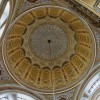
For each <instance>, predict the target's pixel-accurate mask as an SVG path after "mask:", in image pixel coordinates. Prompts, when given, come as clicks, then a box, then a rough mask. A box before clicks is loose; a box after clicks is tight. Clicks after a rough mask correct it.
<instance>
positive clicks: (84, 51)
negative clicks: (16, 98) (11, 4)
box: [3, 6, 95, 93]
mask: <svg viewBox="0 0 100 100" xmlns="http://www.w3.org/2000/svg"><path fill="white" fill-rule="evenodd" d="M3 55H4V61H5V64H6V68H7V70H8V71H9V73H10V74H11V76H12V77H13V78H14V80H15V81H17V82H18V83H19V84H21V85H24V86H26V87H28V88H30V89H33V90H36V91H38V92H44V93H52V91H53V90H55V92H61V91H64V90H66V89H69V88H72V87H73V86H75V85H77V84H78V83H79V82H80V81H81V80H82V78H83V77H85V75H86V73H87V72H88V71H89V69H90V68H91V67H92V64H93V62H94V58H95V41H94V37H93V33H92V32H91V30H90V28H89V26H88V25H87V24H86V23H85V22H84V21H83V20H82V19H80V18H79V17H78V15H76V14H74V13H73V12H72V11H70V10H68V9H64V8H62V7H57V6H43V7H42V6H40V7H36V8H33V9H31V10H28V11H26V12H25V13H23V14H21V15H20V16H19V17H18V18H16V19H15V21H14V22H13V24H12V25H11V26H10V28H9V30H8V31H7V34H6V35H5V39H4V41H3Z"/></svg>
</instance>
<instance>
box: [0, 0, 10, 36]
mask: <svg viewBox="0 0 100 100" xmlns="http://www.w3.org/2000/svg"><path fill="white" fill-rule="evenodd" d="M9 12H10V2H9V0H0V38H1V36H2V34H3V32H4V29H5V26H6V22H7V18H8V16H9Z"/></svg>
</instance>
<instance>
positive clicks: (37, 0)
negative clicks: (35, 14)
mask: <svg viewBox="0 0 100 100" xmlns="http://www.w3.org/2000/svg"><path fill="white" fill-rule="evenodd" d="M51 1H52V0H23V1H20V3H21V2H22V3H21V5H20V6H19V11H18V15H19V14H20V13H22V12H24V11H26V10H28V9H30V8H33V7H35V6H39V5H42V4H50V3H51Z"/></svg>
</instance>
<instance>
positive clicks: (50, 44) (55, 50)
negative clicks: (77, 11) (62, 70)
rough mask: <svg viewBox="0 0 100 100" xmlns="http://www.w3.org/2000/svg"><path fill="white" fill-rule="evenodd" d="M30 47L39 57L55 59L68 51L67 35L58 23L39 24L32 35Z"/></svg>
mask: <svg viewBox="0 0 100 100" xmlns="http://www.w3.org/2000/svg"><path fill="white" fill-rule="evenodd" d="M30 41H31V45H30V48H31V50H32V52H33V54H35V55H36V56H37V57H38V58H40V59H45V60H54V59H58V58H59V57H62V56H63V55H64V54H65V52H66V51H67V35H66V33H65V32H64V31H63V29H61V28H60V27H59V26H57V25H56V24H52V23H44V24H41V25H39V26H38V27H37V28H36V29H35V30H34V31H33V32H32V35H31V37H30Z"/></svg>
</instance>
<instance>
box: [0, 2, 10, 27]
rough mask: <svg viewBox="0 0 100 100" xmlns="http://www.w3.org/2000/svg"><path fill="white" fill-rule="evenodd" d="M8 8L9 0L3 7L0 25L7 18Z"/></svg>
mask: <svg viewBox="0 0 100 100" xmlns="http://www.w3.org/2000/svg"><path fill="white" fill-rule="evenodd" d="M9 10H10V5H9V2H8V3H7V5H6V7H5V9H4V12H3V14H2V16H1V19H0V27H1V25H2V24H3V22H4V21H5V20H6V19H7V17H8V15H9Z"/></svg>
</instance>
